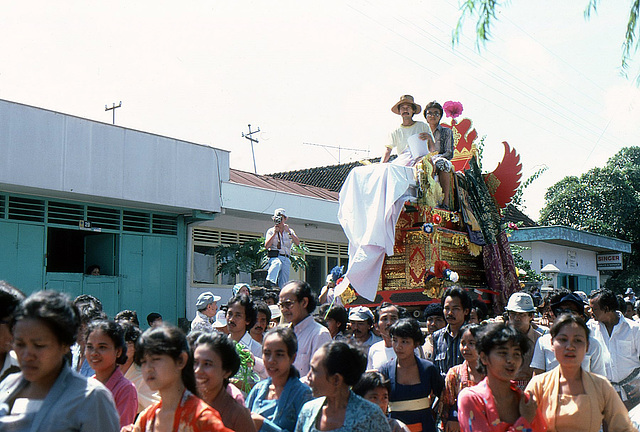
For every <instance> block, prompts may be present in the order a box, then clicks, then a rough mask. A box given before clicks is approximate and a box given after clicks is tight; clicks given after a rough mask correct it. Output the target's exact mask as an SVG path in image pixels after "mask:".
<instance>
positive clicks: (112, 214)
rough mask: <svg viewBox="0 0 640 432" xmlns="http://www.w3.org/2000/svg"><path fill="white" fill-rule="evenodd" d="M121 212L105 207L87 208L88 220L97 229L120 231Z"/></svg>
mask: <svg viewBox="0 0 640 432" xmlns="http://www.w3.org/2000/svg"><path fill="white" fill-rule="evenodd" d="M120 213H121V210H117V209H110V208H104V207H94V206H88V207H87V220H88V221H89V222H91V225H92V226H94V227H96V228H102V229H110V230H117V231H119V230H120Z"/></svg>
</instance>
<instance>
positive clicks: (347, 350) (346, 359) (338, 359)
mask: <svg viewBox="0 0 640 432" xmlns="http://www.w3.org/2000/svg"><path fill="white" fill-rule="evenodd" d="M321 349H323V350H324V359H323V362H322V363H323V364H324V367H325V368H326V369H327V373H328V375H335V374H339V375H341V376H342V378H343V380H344V382H345V384H346V385H348V386H349V387H351V386H353V385H355V384H356V383H357V382H358V381H360V377H361V376H362V374H363V373H364V371H365V370H366V369H367V356H366V355H365V353H364V352H363V351H362V350H361V349H360V348H358V347H356V346H353V345H350V344H348V343H346V342H342V341H332V342H329V343H328V344H326V345H324V346H323V347H322V348H321Z"/></svg>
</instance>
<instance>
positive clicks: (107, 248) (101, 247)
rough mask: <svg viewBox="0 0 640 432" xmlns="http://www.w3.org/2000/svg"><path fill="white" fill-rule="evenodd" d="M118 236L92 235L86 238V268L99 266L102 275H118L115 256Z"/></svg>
mask: <svg viewBox="0 0 640 432" xmlns="http://www.w3.org/2000/svg"><path fill="white" fill-rule="evenodd" d="M115 243H116V236H115V235H113V234H92V235H88V236H86V237H85V238H84V253H85V260H84V268H85V269H86V268H88V267H89V266H90V265H94V264H97V265H99V266H100V274H102V275H110V276H114V275H117V274H118V271H117V266H116V265H115V262H116V259H115V257H116V254H115Z"/></svg>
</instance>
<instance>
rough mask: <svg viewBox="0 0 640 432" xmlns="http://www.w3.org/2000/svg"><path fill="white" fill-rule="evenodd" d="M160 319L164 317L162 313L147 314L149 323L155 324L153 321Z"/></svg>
mask: <svg viewBox="0 0 640 432" xmlns="http://www.w3.org/2000/svg"><path fill="white" fill-rule="evenodd" d="M158 319H162V315H160V314H159V313H158V312H151V313H150V314H149V315H147V324H149V325H153V322H154V321H155V320H158Z"/></svg>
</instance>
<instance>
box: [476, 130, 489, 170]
mask: <svg viewBox="0 0 640 432" xmlns="http://www.w3.org/2000/svg"><path fill="white" fill-rule="evenodd" d="M486 138H487V136H486V135H482V138H480V141H478V143H477V144H476V148H477V149H478V157H477V158H476V160H477V161H478V167H480V169H481V170H482V154H483V153H484V145H485V142H484V141H485V139H486Z"/></svg>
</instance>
